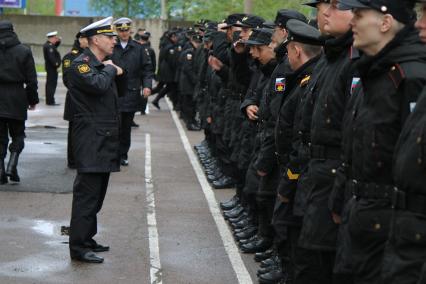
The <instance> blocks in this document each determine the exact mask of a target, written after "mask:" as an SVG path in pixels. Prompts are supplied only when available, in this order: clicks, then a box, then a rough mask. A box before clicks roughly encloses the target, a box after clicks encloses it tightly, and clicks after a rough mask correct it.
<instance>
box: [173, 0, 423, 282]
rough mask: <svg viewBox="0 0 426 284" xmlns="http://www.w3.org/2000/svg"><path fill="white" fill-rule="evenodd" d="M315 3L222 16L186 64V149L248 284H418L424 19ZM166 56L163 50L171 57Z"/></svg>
mask: <svg viewBox="0 0 426 284" xmlns="http://www.w3.org/2000/svg"><path fill="white" fill-rule="evenodd" d="M416 2H422V3H421V4H419V5H420V7H421V8H422V11H423V12H424V11H425V8H426V6H425V5H426V4H425V3H424V1H414V0H412V1H409V0H407V1H397V0H390V1H386V2H384V1H380V0H371V1H363V0H331V1H328V0H317V1H313V2H310V3H307V5H309V6H310V7H313V8H315V9H316V10H317V21H316V22H317V28H316V27H313V26H315V24H313V23H311V22H310V23H308V22H309V21H307V19H306V18H305V17H304V16H303V15H302V14H300V13H298V12H296V11H292V10H286V9H283V10H280V11H278V13H277V16H276V18H275V21H274V22H268V21H265V20H264V19H262V18H261V17H258V16H255V15H244V14H232V15H230V16H228V17H227V18H226V19H225V20H224V21H223V22H221V23H216V22H213V21H204V23H200V25H198V29H199V31H198V32H199V33H200V34H201V35H202V36H203V44H202V45H200V46H199V47H198V48H196V49H195V50H193V51H192V52H191V55H190V56H187V57H186V60H187V61H188V62H191V63H192V72H193V74H194V75H195V76H196V80H195V84H194V92H193V93H192V96H191V99H192V100H193V102H194V104H195V110H196V117H199V118H200V122H201V126H202V128H203V130H204V133H205V140H204V141H203V142H202V143H200V144H199V145H196V146H195V149H196V151H197V153H198V155H199V158H200V161H201V162H202V164H203V166H204V168H205V172H206V175H207V179H208V180H209V181H210V182H211V183H212V186H213V187H214V188H218V189H219V188H226V187H232V186H235V188H236V195H235V196H234V197H233V198H232V199H231V200H229V201H228V202H224V203H221V207H222V209H223V210H224V213H223V214H224V217H225V218H226V219H227V220H229V222H230V225H231V227H232V228H233V229H234V235H235V238H236V241H237V242H238V245H239V247H240V249H241V251H242V252H243V253H256V254H255V259H256V260H258V261H260V260H263V261H262V263H261V269H259V271H258V277H259V282H260V283H293V282H294V283H309V284H312V283H325V284H330V283H412V284H418V283H425V281H426V277H425V273H426V250H425V244H426V231H425V228H426V226H425V217H426V187H425V184H426V183H425V180H424V179H425V176H426V175H425V167H424V162H425V160H424V158H425V157H424V154H425V153H426V152H425V151H424V135H425V132H424V130H425V127H424V125H425V124H424V122H425V116H424V113H425V107H426V106H425V99H426V89H425V91H423V89H424V87H425V84H426V73H425V70H426V68H425V67H426V65H425V64H426V60H425V59H426V58H425V55H426V48H425V43H426V30H425V26H426V23H425V16H426V15H425V14H423V15H422V16H421V17H420V19H419V20H416V12H415V11H416V9H415V5H416ZM174 52H175V51H172V50H171V49H169V53H170V54H172V53H174Z"/></svg>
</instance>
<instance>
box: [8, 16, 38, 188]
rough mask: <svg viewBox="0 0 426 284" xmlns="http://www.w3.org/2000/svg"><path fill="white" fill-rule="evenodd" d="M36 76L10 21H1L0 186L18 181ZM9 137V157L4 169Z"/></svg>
mask: <svg viewBox="0 0 426 284" xmlns="http://www.w3.org/2000/svg"><path fill="white" fill-rule="evenodd" d="M38 102H39V99H38V92H37V73H36V70H35V64H34V58H33V55H32V53H31V50H30V49H29V48H28V47H27V46H25V45H23V44H21V43H20V41H19V39H18V37H17V35H16V33H15V32H14V31H13V25H12V23H11V22H10V21H0V184H5V183H7V182H8V177H9V179H10V180H11V181H15V182H19V181H20V178H19V175H18V170H17V165H18V157H19V154H20V153H21V152H22V150H23V149H24V138H25V120H26V119H27V109H30V110H33V109H35V105H36V104H38ZM9 135H10V137H11V138H12V143H11V144H10V146H9V151H10V158H9V163H8V165H7V169H5V167H4V159H5V157H6V154H7V146H8V143H9Z"/></svg>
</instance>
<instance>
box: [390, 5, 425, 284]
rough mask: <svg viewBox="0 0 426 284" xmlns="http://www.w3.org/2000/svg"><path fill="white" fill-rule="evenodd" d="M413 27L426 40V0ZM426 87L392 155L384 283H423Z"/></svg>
mask: <svg viewBox="0 0 426 284" xmlns="http://www.w3.org/2000/svg"><path fill="white" fill-rule="evenodd" d="M416 2H421V3H422V4H421V9H422V12H423V15H422V17H421V18H420V19H419V20H417V22H416V28H417V29H418V30H419V31H420V38H421V40H422V42H423V43H426V1H424V0H417V1H416ZM425 90H426V89H423V91H422V93H421V94H420V95H419V99H418V101H417V102H416V104H415V105H414V104H413V105H412V106H413V108H412V114H411V115H410V116H409V117H408V118H407V121H406V123H405V125H404V127H403V129H402V131H401V135H400V137H399V140H398V143H397V146H396V148H395V152H394V159H393V161H394V162H393V176H394V181H395V186H396V192H395V196H394V198H393V204H392V207H393V208H394V210H395V211H394V214H393V217H392V222H391V226H392V227H391V233H390V236H389V241H388V242H387V244H386V247H385V255H384V262H383V269H382V278H383V283H389V284H396V283H398V284H409V283H413V284H414V283H415V284H425V283H426V250H425V240H426V238H425V236H426V188H425V184H426V175H425V169H426V167H425V162H426V152H425V151H424V147H425V144H424V143H425V137H426V115H425V114H426V91H425Z"/></svg>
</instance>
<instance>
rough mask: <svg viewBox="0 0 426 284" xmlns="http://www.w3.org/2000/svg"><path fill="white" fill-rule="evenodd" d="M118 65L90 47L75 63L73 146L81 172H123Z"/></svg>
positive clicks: (72, 81) (72, 78) (71, 83)
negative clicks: (104, 60) (105, 61)
mask: <svg viewBox="0 0 426 284" xmlns="http://www.w3.org/2000/svg"><path fill="white" fill-rule="evenodd" d="M116 74H117V70H116V68H115V67H113V66H111V65H103V64H102V63H101V62H100V61H99V60H98V59H97V58H96V57H95V55H94V54H93V53H92V52H91V51H90V49H88V48H86V49H85V50H84V52H83V54H81V55H80V56H79V57H77V58H76V59H75V60H74V61H73V62H72V64H71V68H70V70H69V76H68V79H69V91H70V98H71V100H72V104H73V106H74V107H75V115H74V121H73V122H74V123H73V131H72V133H73V137H72V138H73V147H74V148H73V149H74V154H75V160H76V166H77V171H78V172H80V173H108V172H115V171H119V169H120V151H119V112H118V103H117V90H116V86H115V82H114V78H115V76H116Z"/></svg>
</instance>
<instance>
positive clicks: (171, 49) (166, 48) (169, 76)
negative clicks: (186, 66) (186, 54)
mask: <svg viewBox="0 0 426 284" xmlns="http://www.w3.org/2000/svg"><path fill="white" fill-rule="evenodd" d="M177 54H178V50H177V46H176V45H175V44H174V43H173V42H172V41H171V40H170V39H169V38H166V39H165V42H164V45H163V46H162V47H161V49H160V57H159V59H160V62H159V65H160V66H159V70H158V81H160V82H164V83H173V82H175V79H176V67H177V66H176V65H177Z"/></svg>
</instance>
